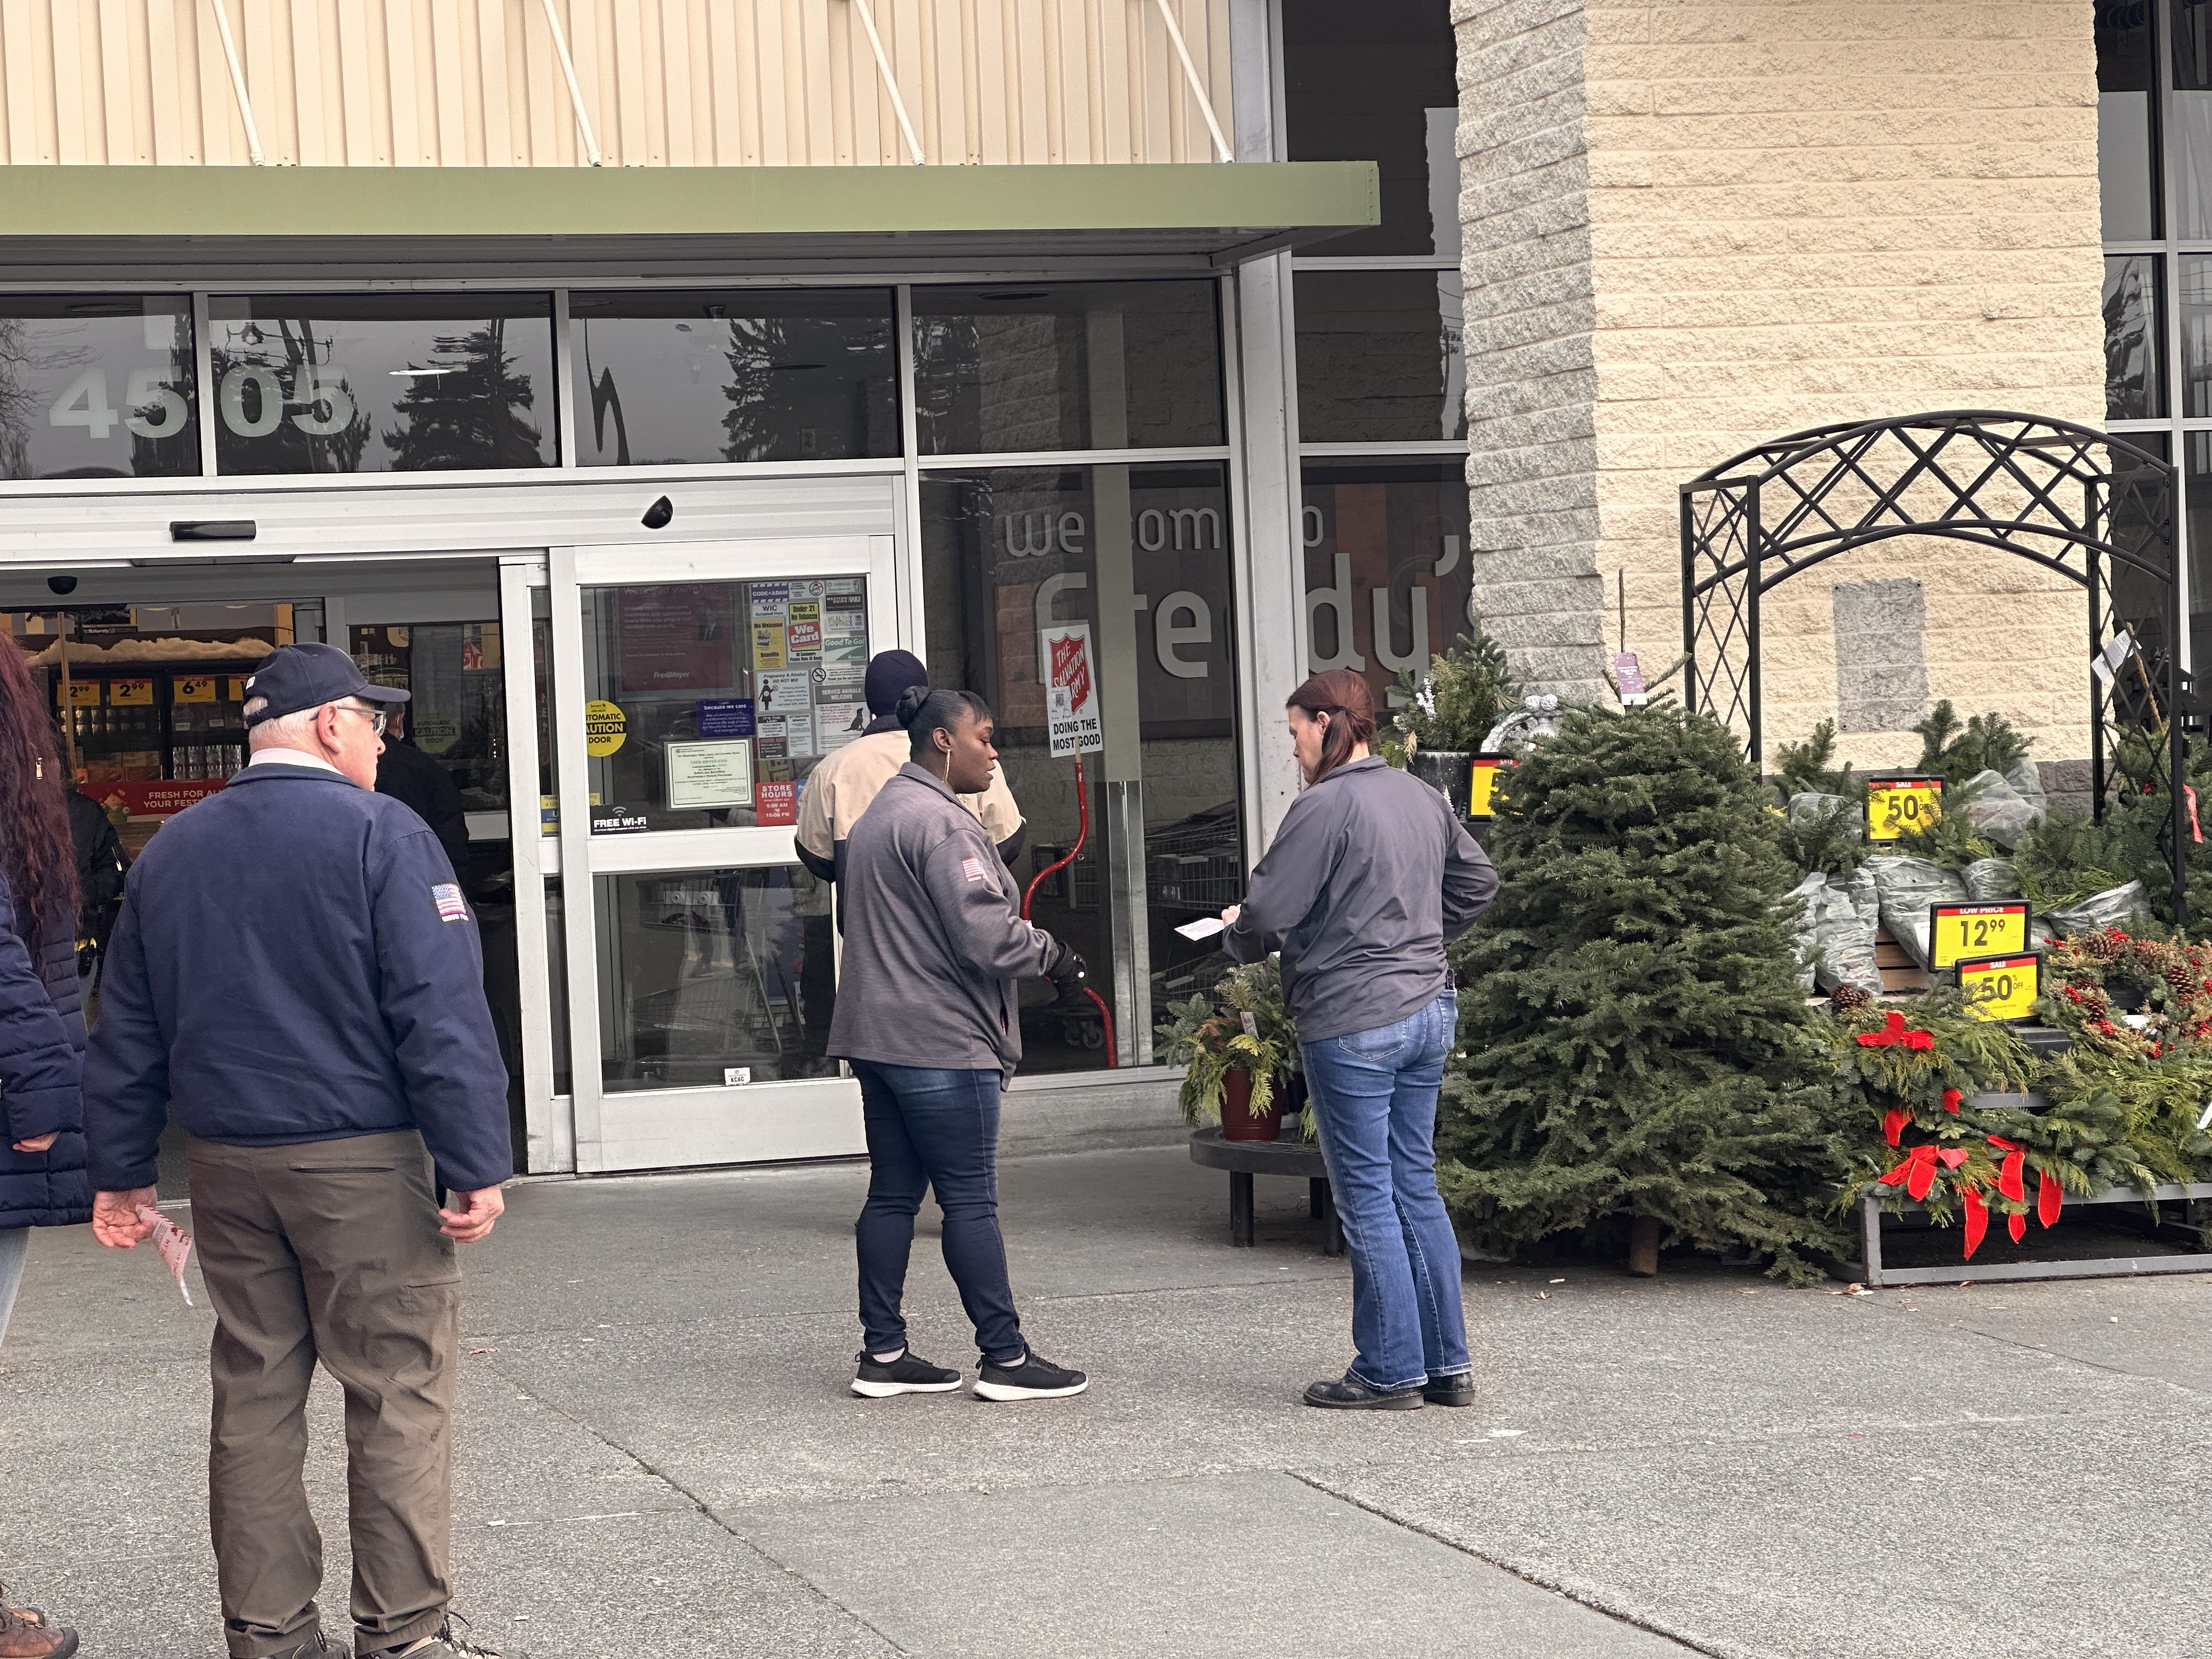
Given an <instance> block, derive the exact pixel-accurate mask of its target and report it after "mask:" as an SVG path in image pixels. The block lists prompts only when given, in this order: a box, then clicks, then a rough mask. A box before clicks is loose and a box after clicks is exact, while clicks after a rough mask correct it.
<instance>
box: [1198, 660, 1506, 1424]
mask: <svg viewBox="0 0 2212 1659" xmlns="http://www.w3.org/2000/svg"><path fill="white" fill-rule="evenodd" d="M1289 709H1290V723H1291V746H1292V748H1293V749H1294V750H1296V751H1297V759H1298V769H1299V770H1300V771H1301V772H1303V773H1304V775H1305V782H1306V787H1305V791H1304V793H1302V794H1301V795H1299V797H1298V798H1297V799H1296V800H1295V801H1293V802H1291V810H1290V811H1288V812H1286V813H1285V814H1284V815H1283V823H1282V827H1281V828H1280V829H1277V830H1276V831H1275V839H1274V841H1273V843H1272V844H1271V845H1270V846H1269V847H1268V848H1267V856H1266V857H1265V858H1263V859H1261V860H1260V863H1259V866H1258V867H1257V868H1256V869H1255V870H1254V871H1253V872H1252V878H1251V880H1250V881H1249V883H1247V884H1246V886H1245V890H1244V902H1243V904H1241V905H1232V906H1231V908H1228V909H1226V910H1225V911H1223V912H1222V913H1221V918H1222V920H1223V921H1225V922H1227V923H1229V931H1228V933H1226V934H1225V935H1224V936H1223V943H1224V945H1225V947H1226V949H1227V950H1228V951H1229V954H1230V955H1231V956H1232V957H1236V958H1237V960H1238V961H1239V962H1255V961H1257V960H1258V959H1259V958H1260V957H1263V956H1265V955H1266V954H1267V952H1268V951H1272V950H1280V951H1282V953H1283V991H1284V994H1285V997H1286V998H1287V999H1288V1000H1289V1002H1290V1008H1291V1017H1292V1018H1294V1019H1296V1020H1297V1027H1298V1051H1299V1053H1300V1054H1301V1056H1302V1057H1303V1058H1304V1060H1305V1070H1306V1085H1307V1087H1308V1088H1309V1089H1310V1091H1311V1093H1312V1099H1313V1109H1314V1121H1316V1124H1318V1125H1319V1126H1320V1129H1321V1150H1322V1158H1323V1160H1324V1161H1325V1162H1326V1163H1327V1164H1328V1175H1329V1182H1330V1185H1331V1187H1332V1188H1334V1194H1335V1198H1336V1209H1337V1214H1338V1215H1339V1217H1340V1218H1341V1219H1342V1221H1343V1223H1344V1242H1345V1247H1346V1249H1347V1250H1348V1251H1349V1252H1350V1254H1351V1256H1352V1344H1353V1346H1354V1347H1356V1348H1357V1349H1358V1357H1357V1358H1354V1359H1353V1360H1352V1364H1351V1367H1350V1368H1349V1369H1348V1370H1346V1372H1345V1374H1344V1376H1343V1377H1342V1378H1341V1379H1331V1380H1329V1381H1327V1382H1322V1383H1315V1384H1314V1385H1313V1386H1312V1387H1310V1388H1309V1389H1307V1390H1306V1396H1305V1397H1306V1404H1308V1405H1309V1406H1328V1407H1338V1408H1340V1409H1351V1410H1370V1411H1399V1410H1411V1409H1414V1408H1417V1407H1419V1406H1420V1405H1421V1403H1422V1402H1423V1401H1424V1400H1428V1401H1434V1402H1435V1403H1436V1404H1437V1405H1439V1406H1471V1405H1473V1404H1474V1381H1473V1376H1472V1374H1471V1371H1470V1369H1469V1365H1468V1352H1467V1326H1466V1322H1465V1319H1464V1317H1463V1316H1462V1313H1461V1310H1460V1295H1459V1280H1460V1259H1459V1242H1458V1240H1457V1239H1456V1238H1455V1237H1454V1236H1453V1233H1452V1225H1451V1221H1450V1218H1449V1217H1447V1216H1446V1215H1445V1213H1444V1206H1443V1200H1442V1199H1441V1198H1439V1197H1438V1196H1437V1158H1436V1132H1437V1090H1438V1088H1439V1086H1440V1085H1442V1083H1443V1067H1444V1056H1445V1055H1446V1054H1449V1053H1450V1052H1451V1045H1452V1039H1453V1036H1454V1034H1455V1031H1456V1030H1457V1028H1458V1023H1459V1006H1458V1003H1457V1001H1456V1000H1455V997H1454V996H1453V994H1452V979H1451V970H1450V969H1449V968H1448V967H1447V966H1446V965H1445V963H1444V943H1445V941H1446V940H1448V939H1457V938H1458V937H1459V936H1460V935H1461V934H1462V933H1465V932H1466V931H1467V930H1468V928H1469V927H1472V926H1473V925H1474V919H1475V918H1476V917H1477V916H1479V915H1481V914H1482V912H1483V909H1484V907H1486V905H1488V904H1489V902H1490V901H1491V899H1492V896H1494V895H1495V894H1496V893H1497V891H1498V878H1497V876H1496V874H1495V873H1493V872H1492V870H1491V867H1490V860H1488V859H1486V858H1485V857H1484V856H1483V854H1482V849H1481V848H1480V847H1478V846H1476V845H1475V843H1474V837H1473V836H1470V835H1468V833H1467V829H1466V827H1465V826H1464V825H1462V823H1460V821H1459V819H1458V817H1457V816H1456V815H1455V814H1454V813H1453V811H1452V810H1451V808H1450V807H1449V805H1446V804H1445V801H1444V798H1443V796H1442V795H1439V794H1438V793H1437V792H1436V791H1435V790H1433V789H1431V788H1430V787H1429V786H1428V785H1426V784H1425V783H1423V782H1422V781H1420V780H1419V779H1418V778H1415V777H1412V776H1409V775H1407V774H1406V773H1404V772H1400V771H1397V770H1395V769H1393V768H1391V767H1389V766H1387V765H1385V764H1384V763H1383V762H1382V761H1381V760H1380V759H1378V758H1376V757H1374V756H1371V755H1370V754H1369V753H1368V750H1367V745H1368V744H1369V743H1370V741H1371V740H1372V739H1373V738H1374V736H1375V705H1374V702H1373V701H1372V699H1371V698H1370V695H1369V692H1368V690H1367V682H1366V681H1365V680H1364V678H1361V677H1360V676H1359V675H1358V674H1354V673H1352V672H1351V671H1348V670H1346V669H1336V670H1333V671H1330V672H1328V673H1326V674H1316V675H1315V676H1314V677H1313V678H1311V679H1310V680H1308V681H1307V682H1306V683H1305V684H1304V685H1302V686H1300V687H1299V688H1298V689H1297V690H1296V691H1294V692H1292V693H1291V699H1290V703H1289Z"/></svg>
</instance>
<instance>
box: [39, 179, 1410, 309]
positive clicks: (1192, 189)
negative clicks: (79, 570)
mask: <svg viewBox="0 0 2212 1659" xmlns="http://www.w3.org/2000/svg"><path fill="white" fill-rule="evenodd" d="M1380 199H1381V198H1380V186H1379V185H1378V182H1377V179H1376V168H1375V165H1374V163H1372V162H1371V161H1280V162H1238V163H1232V164H1226V165H1209V164H1198V163H1187V162H1185V163H1171V164H1149V165H1129V166H1121V167H1095V166H1086V167H575V168H567V167H0V270H5V272H6V274H7V275H8V276H10V277H11V278H15V279H19V280H20V279H21V278H23V277H25V276H37V277H38V278H40V279H41V280H43V279H45V278H46V277H48V276H65V275H66V274H68V273H69V272H70V271H76V272H77V273H78V274H80V275H83V276H90V275H93V274H94V268H95V267H96V268H99V271H98V274H100V275H101V276H106V277H107V278H109V279H111V280H113V279H122V280H129V279H130V278H129V275H128V274H127V273H135V272H136V271H137V270H139V269H140V268H141V267H142V266H143V267H145V268H146V269H147V274H149V275H153V274H155V270H156V269H157V268H158V270H159V271H160V273H161V274H162V275H165V276H168V277H169V278H170V279H171V280H178V279H179V278H184V277H188V276H204V275H206V274H208V273H210V272H213V271H218V270H222V271H229V270H235V271H238V272H241V273H244V272H252V271H260V272H263V273H267V272H269V271H270V268H271V267H272V266H275V267H278V268H281V269H286V270H296V269H299V268H301V267H307V266H313V267H324V266H332V265H335V266H337V267H338V268H340V270H345V271H350V270H355V269H356V268H357V269H359V270H361V271H362V272H364V273H367V274H375V273H377V272H380V271H381V272H384V273H386V274H389V273H390V271H391V270H392V268H393V265H394V263H395V262H397V263H398V264H403V265H405V266H407V267H409V268H410V270H414V269H416V268H419V267H420V266H421V265H422V264H424V263H425V262H428V263H430V264H435V265H437V266H440V267H447V266H452V267H462V266H471V265H477V266H481V265H494V266H497V267H499V268H500V269H501V270H502V271H511V272H513V273H514V274H526V273H527V272H530V271H532V270H537V269H540V268H542V269H545V270H554V269H556V268H557V269H562V270H575V269H578V268H580V267H582V268H592V267H599V266H601V265H605V264H608V263H610V262H612V263H613V264H616V265H617V266H618V267H620V268H623V269H643V268H645V267H647V266H650V267H651V268H653V269H654V270H668V269H670V268H671V267H674V268H679V269H680V268H689V267H692V266H696V267H697V268H698V269H699V270H700V271H701V272H702V274H705V273H707V272H727V273H731V274H735V273H737V272H739V271H743V270H750V269H755V268H761V269H769V268H774V269H782V270H789V269H792V268H793V267H795V266H797V267H803V266H813V265H820V266H825V267H833V268H834V267H847V268H858V269H875V270H935V269H969V270H972V269H976V268H979V267H987V266H991V265H994V264H1011V265H1012V266H1016V267H1018V268H1021V269H1042V268H1045V267H1047V266H1056V265H1064V264H1098V263H1101V262H1103V263H1109V264H1121V263H1132V264H1139V265H1152V264H1167V265H1173V266H1178V267H1183V268H1188V267H1191V266H1197V267H1200V268H1218V267H1222V266H1226V265H1231V264H1237V263H1239V262H1241V261H1243V260H1246V259H1249V258H1255V257H1256V256H1258V255H1260V254H1262V253H1267V252H1273V251H1274V250H1276V249H1279V248H1283V247H1289V246H1297V245H1299V244H1303V243H1310V242H1313V241H1316V240H1324V239H1326V238H1328V237H1330V236H1334V235H1337V234H1341V233H1342V232H1344V231H1346V230H1351V229H1357V228H1361V227H1364V226H1369V225H1373V224H1375V223H1376V222H1377V220H1378V217H1379V212H1380V207H1379V204H1380Z"/></svg>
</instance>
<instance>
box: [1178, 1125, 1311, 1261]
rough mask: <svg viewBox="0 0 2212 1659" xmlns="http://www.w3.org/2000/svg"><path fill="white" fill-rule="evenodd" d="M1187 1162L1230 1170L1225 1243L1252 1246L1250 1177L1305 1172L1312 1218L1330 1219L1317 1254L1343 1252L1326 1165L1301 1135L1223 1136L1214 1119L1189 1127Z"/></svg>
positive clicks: (1291, 1175) (1301, 1174)
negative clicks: (1295, 1137) (1273, 1137)
mask: <svg viewBox="0 0 2212 1659" xmlns="http://www.w3.org/2000/svg"><path fill="white" fill-rule="evenodd" d="M1190 1161H1191V1162H1192V1163H1194V1164H1198V1165H1200V1167H1201V1168H1204V1169H1208V1170H1228V1171H1229V1242H1230V1243H1231V1244H1232V1245H1234V1246H1236V1247H1237V1249H1247V1250H1249V1249H1251V1248H1252V1177H1253V1176H1287V1177H1290V1178H1291V1179H1296V1178H1297V1177H1299V1176H1304V1179H1305V1182H1306V1196H1307V1202H1308V1204H1309V1206H1310V1208H1311V1212H1312V1214H1313V1217H1314V1218H1315V1219H1316V1221H1322V1222H1325V1223H1327V1224H1328V1225H1327V1228H1326V1230H1325V1231H1324V1232H1323V1234H1322V1247H1321V1253H1322V1255H1343V1254H1344V1228H1343V1226H1342V1225H1341V1224H1340V1222H1339V1221H1338V1220H1337V1218H1336V1200H1334V1197H1333V1196H1331V1194H1330V1192H1329V1187H1328V1166H1327V1165H1326V1164H1323V1163H1322V1157H1321V1148H1320V1147H1318V1146H1308V1145H1306V1143H1305V1142H1304V1141H1302V1140H1227V1139H1223V1137H1222V1133H1221V1127H1220V1125H1218V1124H1216V1125H1214V1126H1213V1127H1212V1128H1208V1129H1194V1130H1192V1131H1191V1135H1190Z"/></svg>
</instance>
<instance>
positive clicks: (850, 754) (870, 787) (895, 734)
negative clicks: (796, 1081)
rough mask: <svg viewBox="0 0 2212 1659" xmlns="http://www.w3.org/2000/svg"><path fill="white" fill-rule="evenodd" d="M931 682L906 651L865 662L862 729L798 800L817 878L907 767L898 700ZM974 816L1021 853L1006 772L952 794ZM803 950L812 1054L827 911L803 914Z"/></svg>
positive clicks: (1023, 831)
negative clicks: (865, 722) (863, 815)
mask: <svg viewBox="0 0 2212 1659" xmlns="http://www.w3.org/2000/svg"><path fill="white" fill-rule="evenodd" d="M917 685H918V686H921V688H922V689H923V690H927V689H928V686H929V671H928V670H927V668H924V667H923V666H922V665H921V658H919V657H917V656H915V654H914V653H913V652H911V651H878V653H876V654H875V655H874V656H873V657H872V658H870V659H868V674H867V681H866V688H865V690H866V696H867V700H868V714H869V720H868V725H867V729H866V731H864V732H861V734H860V736H859V737H857V738H854V739H853V741H852V742H850V743H848V744H845V745H844V746H843V747H842V748H841V749H836V750H831V751H830V753H829V755H828V756H827V757H824V758H823V761H822V763H821V764H820V765H818V766H817V767H816V768H815V769H814V770H813V772H812V773H811V775H809V776H808V777H807V780H806V785H805V788H804V789H803V790H802V791H801V792H800V793H799V846H798V851H799V862H800V863H801V864H803V865H805V866H806V868H807V869H808V871H809V872H811V873H812V874H813V875H814V877H815V878H817V880H821V881H825V882H833V883H834V882H836V880H837V879H838V878H840V877H841V876H842V875H843V874H844V872H845V843H846V842H847V841H848V839H849V838H850V837H851V836H852V833H853V826H854V824H856V823H859V822H860V814H861V813H863V812H865V811H867V810H868V804H869V803H870V802H871V801H872V800H874V799H875V798H876V793H877V791H878V790H880V789H881V788H882V787H884V785H885V784H886V783H889V782H890V781H891V779H892V777H893V776H894V775H896V773H897V771H898V769H899V768H900V767H902V766H903V765H905V764H906V762H907V750H908V740H907V733H906V731H905V728H903V727H902V726H900V725H899V723H898V716H897V714H896V710H897V708H898V702H899V698H900V697H901V696H902V695H903V694H904V693H905V692H906V690H907V689H908V687H910V686H917ZM957 799H958V800H959V802H960V805H963V806H964V807H966V808H967V809H968V810H969V811H970V812H973V813H974V814H975V817H976V820H977V822H979V823H981V824H982V826H983V829H984V833H986V834H987V835H988V836H990V838H991V842H992V844H993V845H994V846H995V847H996V848H998V850H999V857H1000V860H1001V861H1003V862H1005V863H1006V864H1012V862H1013V861H1014V860H1016V859H1018V858H1019V857H1020V856H1021V852H1022V845H1023V842H1024V841H1026V840H1027V839H1028V835H1029V831H1028V829H1027V827H1026V826H1025V825H1024V823H1023V821H1022V810H1021V808H1020V807H1018V806H1017V805H1015V804H1014V797H1013V792H1012V791H1011V790H1010V789H1008V788H1007V787H1006V770H1005V769H1004V768H1002V767H994V768H993V769H992V770H991V781H990V783H989V785H988V786H987V787H986V788H984V789H983V790H982V792H981V793H978V794H969V795H961V796H959V797H957ZM803 951H804V954H803V957H802V959H801V963H800V968H799V1004H800V1007H801V1009H802V1011H803V1012H804V1014H805V1039H806V1053H807V1054H808V1055H809V1057H810V1058H818V1057H819V1056H820V1055H821V1054H823V1044H824V1043H826V1042H828V1041H829V1016H830V1011H831V1009H832V1008H833V1007H834V1006H835V1005H836V969H835V961H836V948H835V945H834V944H833V942H832V940H831V937H830V920H829V916H827V915H819V916H808V917H806V918H805V933H804V945H803Z"/></svg>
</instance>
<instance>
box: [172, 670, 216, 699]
mask: <svg viewBox="0 0 2212 1659" xmlns="http://www.w3.org/2000/svg"><path fill="white" fill-rule="evenodd" d="M169 701H170V702H214V701H215V681H214V680H213V679H212V678H210V677H209V676H207V675H204V674H195V675H193V676H191V677H190V678H178V679H173V680H171V681H170V682H169Z"/></svg>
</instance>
